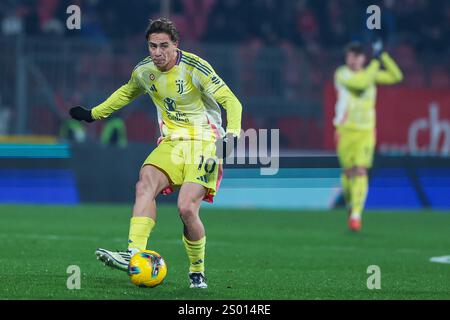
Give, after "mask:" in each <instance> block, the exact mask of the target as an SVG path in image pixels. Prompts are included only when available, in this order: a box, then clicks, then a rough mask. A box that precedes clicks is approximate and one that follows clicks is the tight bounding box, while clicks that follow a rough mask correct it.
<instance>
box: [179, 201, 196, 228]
mask: <svg viewBox="0 0 450 320" xmlns="http://www.w3.org/2000/svg"><path fill="white" fill-rule="evenodd" d="M178 212H179V214H180V218H181V220H183V222H184V223H189V222H190V221H192V220H195V219H197V214H196V210H195V204H194V203H193V202H191V201H179V202H178Z"/></svg>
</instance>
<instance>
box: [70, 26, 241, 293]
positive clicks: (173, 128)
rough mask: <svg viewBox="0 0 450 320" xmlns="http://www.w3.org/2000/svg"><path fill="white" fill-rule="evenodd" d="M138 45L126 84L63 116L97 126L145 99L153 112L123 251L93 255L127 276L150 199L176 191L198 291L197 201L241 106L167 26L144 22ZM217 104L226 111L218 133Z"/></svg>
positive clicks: (151, 213) (207, 190) (149, 219)
mask: <svg viewBox="0 0 450 320" xmlns="http://www.w3.org/2000/svg"><path fill="white" fill-rule="evenodd" d="M146 41H147V42H148V48H149V52H150V56H148V57H147V58H145V59H143V60H142V61H141V62H139V63H138V64H137V65H136V67H135V68H134V70H133V72H132V74H131V79H130V80H129V81H128V83H126V84H125V85H123V86H122V87H120V88H119V89H118V90H117V91H115V92H114V93H113V94H112V95H111V96H110V97H109V98H108V99H107V100H106V101H104V102H103V103H101V104H100V105H98V106H96V107H95V108H93V109H92V110H88V109H85V108H83V107H74V108H72V109H71V110H70V114H71V116H72V117H73V118H75V119H77V120H80V121H81V120H84V121H87V122H92V121H94V120H101V119H105V118H107V117H108V116H109V115H111V113H113V112H114V111H116V110H119V109H120V108H122V107H124V106H125V105H127V104H129V103H130V102H131V101H133V100H134V99H135V98H137V97H138V96H139V95H141V94H144V93H146V94H148V95H149V96H150V97H151V98H152V100H153V103H154V104H155V106H156V108H157V113H158V120H159V126H160V131H161V137H160V138H159V139H158V146H157V147H156V148H155V149H154V150H153V151H152V152H151V153H150V155H149V156H148V158H147V159H146V160H145V161H144V163H143V165H142V168H141V171H140V175H139V181H138V183H137V185H136V199H135V204H134V207H133V216H132V218H131V221H130V229H129V237H128V250H125V251H110V250H106V249H101V248H99V249H97V251H96V255H97V257H98V258H99V259H100V260H101V261H103V262H105V264H107V265H109V266H111V267H113V268H117V269H120V270H123V271H127V269H128V264H129V261H130V258H131V256H132V255H133V254H135V253H136V252H139V251H142V250H145V249H146V247H147V241H148V238H149V235H150V232H151V230H152V229H153V227H154V225H155V221H156V203H155V199H156V197H157V195H158V194H159V193H163V194H167V193H170V192H172V191H173V188H174V187H180V191H179V195H178V211H179V214H180V217H181V220H182V222H183V225H184V232H183V237H182V241H183V243H184V246H185V248H186V251H187V255H188V258H189V261H190V268H189V279H190V286H191V288H206V287H207V284H206V279H205V274H204V270H205V267H204V260H205V243H206V237H205V229H204V226H203V223H202V221H201V220H200V217H199V210H200V204H201V201H202V200H206V201H209V202H212V199H213V196H214V195H215V194H216V192H217V189H218V186H219V183H220V180H221V177H222V165H221V159H219V158H218V154H216V150H217V151H218V152H219V153H220V151H222V150H218V149H217V148H216V146H222V141H228V143H229V145H231V143H233V144H234V141H232V140H234V139H236V138H237V137H238V136H239V134H240V131H241V113H242V106H241V103H240V102H239V100H238V99H237V98H236V96H235V95H234V94H233V93H232V92H231V90H230V89H229V88H228V86H227V85H226V84H225V83H224V82H223V80H222V79H221V78H220V77H219V76H218V75H217V74H216V73H215V71H214V69H213V68H212V67H211V65H210V64H209V63H208V62H206V61H205V60H203V59H201V58H199V57H198V56H196V55H194V54H192V53H188V52H185V51H182V50H180V49H178V31H177V29H176V27H175V26H174V24H173V23H172V22H171V21H170V20H168V19H164V18H162V19H158V20H154V21H150V24H149V27H148V29H147V32H146ZM219 104H220V105H222V106H223V107H224V108H225V109H226V111H227V130H226V132H225V130H224V129H223V128H222V119H221V112H220V107H219ZM225 144H226V142H225ZM227 149H229V148H227ZM219 157H220V158H221V155H220V154H219ZM105 165H107V164H105Z"/></svg>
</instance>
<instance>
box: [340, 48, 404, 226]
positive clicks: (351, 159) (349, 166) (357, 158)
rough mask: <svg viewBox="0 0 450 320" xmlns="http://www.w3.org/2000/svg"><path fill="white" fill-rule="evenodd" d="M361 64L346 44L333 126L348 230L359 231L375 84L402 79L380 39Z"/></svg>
mask: <svg viewBox="0 0 450 320" xmlns="http://www.w3.org/2000/svg"><path fill="white" fill-rule="evenodd" d="M365 62H366V55H365V54H364V50H363V47H362V45H361V44H359V43H350V44H349V45H348V46H347V47H346V50H345V65H343V66H340V67H339V68H338V69H337V70H336V72H335V75H334V81H335V86H336V90H337V102H336V109H335V117H334V120H333V124H334V126H335V128H336V131H335V140H336V143H337V155H338V158H339V162H340V165H341V167H342V169H343V173H342V176H341V179H342V190H343V194H344V198H345V201H346V204H347V207H348V208H349V220H348V225H349V228H350V230H352V231H359V230H360V229H361V214H362V211H363V210H364V206H365V201H366V197H367V192H368V178H367V171H368V169H369V168H371V166H372V161H373V153H374V149H375V121H376V117H375V100H376V85H377V84H395V83H398V82H400V81H401V80H402V79H403V75H402V72H401V71H400V69H399V67H398V66H397V64H396V63H395V62H394V60H393V59H392V58H391V57H390V56H389V55H388V53H386V52H383V44H382V42H381V40H378V41H376V42H375V43H374V44H373V58H372V60H371V61H370V63H369V65H368V66H367V67H364V65H365ZM381 66H383V67H384V69H381V68H380V67H381Z"/></svg>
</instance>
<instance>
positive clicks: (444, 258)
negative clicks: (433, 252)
mask: <svg viewBox="0 0 450 320" xmlns="http://www.w3.org/2000/svg"><path fill="white" fill-rule="evenodd" d="M430 262H436V263H447V264H450V256H441V257H431V258H430Z"/></svg>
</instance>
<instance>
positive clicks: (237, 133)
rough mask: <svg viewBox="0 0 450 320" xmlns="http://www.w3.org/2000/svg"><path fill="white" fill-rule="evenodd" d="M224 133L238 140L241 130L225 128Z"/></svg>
mask: <svg viewBox="0 0 450 320" xmlns="http://www.w3.org/2000/svg"><path fill="white" fill-rule="evenodd" d="M226 133H231V134H232V135H233V136H235V137H237V138H239V136H240V135H241V129H229V128H227V131H226Z"/></svg>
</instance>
